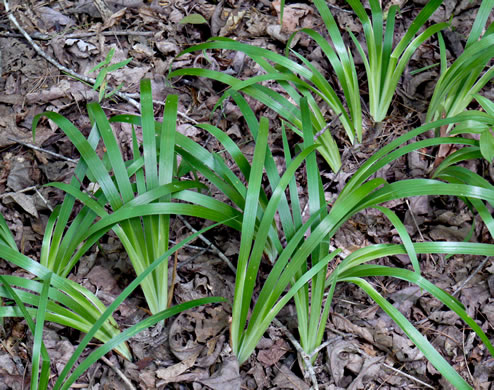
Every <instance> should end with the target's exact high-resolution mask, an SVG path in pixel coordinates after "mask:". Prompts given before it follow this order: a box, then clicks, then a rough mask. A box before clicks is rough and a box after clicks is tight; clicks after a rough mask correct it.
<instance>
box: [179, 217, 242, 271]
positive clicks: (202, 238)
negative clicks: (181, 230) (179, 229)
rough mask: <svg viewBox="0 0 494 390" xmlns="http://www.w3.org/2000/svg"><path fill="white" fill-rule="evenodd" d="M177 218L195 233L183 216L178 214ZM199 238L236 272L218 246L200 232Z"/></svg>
mask: <svg viewBox="0 0 494 390" xmlns="http://www.w3.org/2000/svg"><path fill="white" fill-rule="evenodd" d="M178 218H179V219H180V220H181V221H182V222H183V224H184V225H185V226H187V229H189V230H191V231H192V232H193V233H197V230H196V229H194V228H193V227H192V226H191V224H190V223H188V222H187V221H186V220H185V218H184V217H182V216H181V215H178ZM199 238H200V239H201V240H202V242H204V243H205V244H206V245H208V246H209V247H211V248H212V250H213V252H214V253H215V254H216V255H217V256H218V257H219V258H220V259H221V260H223V261H224V262H225V263H226V265H227V266H228V268H230V269H231V270H232V272H233V273H236V272H237V269H236V268H235V266H234V265H233V264H232V263H231V261H230V260H229V259H228V257H226V256H225V255H224V254H223V252H221V251H220V250H219V249H218V247H217V246H216V245H214V244H213V243H212V242H211V241H209V240H208V239H207V238H206V237H204V235H202V234H200V235H199Z"/></svg>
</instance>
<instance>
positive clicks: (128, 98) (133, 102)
mask: <svg viewBox="0 0 494 390" xmlns="http://www.w3.org/2000/svg"><path fill="white" fill-rule="evenodd" d="M3 5H4V7H5V11H6V13H7V16H8V18H9V20H10V21H11V22H12V23H13V24H14V26H15V27H16V28H17V29H18V30H19V31H20V32H21V34H22V36H23V37H24V38H25V39H26V40H27V41H28V42H29V44H30V45H31V46H32V47H33V49H34V50H35V51H36V53H38V54H39V55H40V56H41V57H43V58H44V59H45V60H47V61H48V62H49V63H50V64H52V65H53V66H55V67H56V68H58V69H59V70H61V71H62V72H65V73H67V74H69V75H70V76H72V77H74V78H76V79H80V80H82V81H84V82H86V83H88V84H91V85H94V84H95V82H96V80H95V79H93V78H91V77H87V76H84V75H81V74H79V73H77V72H74V71H73V70H72V69H69V68H67V67H65V66H63V65H62V64H59V63H58V62H57V61H56V60H55V59H54V58H52V57H51V56H49V55H48V54H46V53H45V52H44V51H43V49H41V47H39V46H38V44H37V43H36V42H34V41H33V39H32V38H31V36H30V35H29V34H28V33H27V32H26V31H25V30H24V29H23V28H22V27H21V25H20V24H19V22H18V21H17V19H16V18H15V16H14V14H13V12H12V11H11V9H10V7H9V2H8V1H7V0H3ZM115 95H116V96H118V97H119V98H121V99H123V100H125V101H126V102H127V103H129V104H131V105H132V106H134V107H135V108H137V109H139V108H140V104H139V102H137V101H136V100H135V99H134V98H133V97H132V96H135V95H133V94H128V93H125V92H121V91H116V92H115ZM153 102H154V103H157V104H160V105H164V104H165V103H164V102H160V101H153ZM177 113H178V115H179V116H181V117H182V118H183V119H185V120H187V121H189V122H191V123H193V124H197V123H198V122H197V121H196V120H194V119H192V118H190V117H189V116H188V115H186V114H184V113H183V112H181V111H177Z"/></svg>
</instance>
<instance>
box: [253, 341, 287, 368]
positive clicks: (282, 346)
mask: <svg viewBox="0 0 494 390" xmlns="http://www.w3.org/2000/svg"><path fill="white" fill-rule="evenodd" d="M288 350H289V347H288V344H287V342H286V341H285V340H283V339H281V338H280V339H278V340H276V342H275V343H274V344H273V345H272V346H271V347H270V348H268V349H261V350H260V351H259V352H258V354H257V360H259V361H260V362H261V363H263V364H265V365H266V366H268V367H269V366H272V365H274V364H276V363H278V362H279V360H280V359H281V358H282V357H283V355H285V354H286V353H287V351H288Z"/></svg>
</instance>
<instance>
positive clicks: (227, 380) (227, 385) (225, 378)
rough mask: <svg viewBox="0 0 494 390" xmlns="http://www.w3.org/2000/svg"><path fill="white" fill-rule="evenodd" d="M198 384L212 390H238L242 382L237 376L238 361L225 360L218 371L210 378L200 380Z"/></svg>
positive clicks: (232, 358)
mask: <svg viewBox="0 0 494 390" xmlns="http://www.w3.org/2000/svg"><path fill="white" fill-rule="evenodd" d="M199 382H201V383H202V384H204V385H206V386H209V387H210V388H212V389H213V390H225V389H228V390H230V389H231V390H240V384H241V382H242V380H241V378H240V374H239V367H238V360H237V359H236V358H235V357H229V358H227V359H226V360H225V361H224V362H223V364H222V365H221V367H220V369H219V370H218V371H216V372H215V373H214V374H213V375H211V377H210V378H208V379H202V380H200V381H199Z"/></svg>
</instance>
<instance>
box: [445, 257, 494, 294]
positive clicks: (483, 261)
mask: <svg viewBox="0 0 494 390" xmlns="http://www.w3.org/2000/svg"><path fill="white" fill-rule="evenodd" d="M489 259H490V257H489V256H486V257H485V258H484V260H482V262H481V263H480V264H479V265H478V267H477V268H475V271H473V272H472V273H471V274H470V276H469V277H468V278H466V279H465V280H464V281H463V282H462V283H461V285H460V287H458V288H457V289H456V290H455V292H454V293H453V294H452V295H453V296H455V295H457V294H458V293H459V292H460V291H461V290H462V289H463V288H464V287H465V286H466V285H467V283H468V282H469V281H470V280H472V278H473V277H474V276H475V275H477V274H478V273H479V272H480V271H481V270H482V268H484V266H485V263H487V261H488V260H489Z"/></svg>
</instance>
